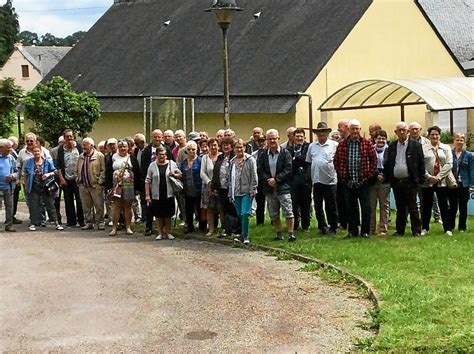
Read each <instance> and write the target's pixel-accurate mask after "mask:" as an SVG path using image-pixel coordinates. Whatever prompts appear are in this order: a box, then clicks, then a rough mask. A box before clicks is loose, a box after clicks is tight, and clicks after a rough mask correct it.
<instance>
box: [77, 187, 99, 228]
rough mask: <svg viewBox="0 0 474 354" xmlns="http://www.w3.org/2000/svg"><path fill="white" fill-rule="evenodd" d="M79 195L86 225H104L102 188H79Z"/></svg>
mask: <svg viewBox="0 0 474 354" xmlns="http://www.w3.org/2000/svg"><path fill="white" fill-rule="evenodd" d="M79 195H80V197H81V201H82V209H83V211H84V221H85V223H86V224H90V225H93V224H94V221H95V224H96V225H98V226H99V225H100V226H103V225H104V188H103V187H102V186H97V187H85V186H84V185H80V186H79Z"/></svg>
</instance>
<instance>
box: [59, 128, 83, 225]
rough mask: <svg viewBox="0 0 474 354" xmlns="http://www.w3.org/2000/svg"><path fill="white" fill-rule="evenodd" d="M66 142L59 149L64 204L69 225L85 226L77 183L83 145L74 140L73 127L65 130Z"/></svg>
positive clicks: (60, 178)
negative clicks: (78, 161) (78, 165)
mask: <svg viewBox="0 0 474 354" xmlns="http://www.w3.org/2000/svg"><path fill="white" fill-rule="evenodd" d="M63 136H64V144H63V145H61V146H59V149H58V159H57V160H58V164H57V166H56V167H57V169H58V177H59V185H60V186H61V188H62V190H63V192H64V206H65V208H66V221H67V224H66V225H67V226H69V227H75V226H76V225H77V224H79V226H81V227H82V226H84V213H83V211H82V203H81V197H80V195H79V186H78V185H77V182H76V178H77V160H78V159H79V155H80V154H82V147H81V146H80V145H79V144H78V143H77V142H76V141H75V140H74V133H73V131H72V129H66V130H65V131H64V132H63Z"/></svg>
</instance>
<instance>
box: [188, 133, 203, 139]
mask: <svg viewBox="0 0 474 354" xmlns="http://www.w3.org/2000/svg"><path fill="white" fill-rule="evenodd" d="M200 139H201V136H200V135H199V133H198V132H191V133H189V134H188V140H194V141H196V140H200Z"/></svg>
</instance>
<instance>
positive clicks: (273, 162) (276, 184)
mask: <svg viewBox="0 0 474 354" xmlns="http://www.w3.org/2000/svg"><path fill="white" fill-rule="evenodd" d="M265 136H266V138H267V149H266V151H265V152H264V153H262V154H261V155H260V156H259V158H258V161H257V171H258V177H259V181H261V183H262V184H263V185H264V193H265V199H266V201H267V205H268V213H269V214H270V219H271V220H272V222H273V227H274V229H275V232H276V237H275V240H283V236H282V233H281V220H280V208H281V209H282V211H283V216H284V217H285V219H286V227H287V229H288V241H289V242H293V241H295V240H296V238H295V234H294V230H293V227H294V216H293V207H292V201H291V187H290V179H291V169H292V162H291V155H290V153H289V152H288V150H287V149H284V148H282V147H281V146H280V144H279V142H280V136H279V134H278V130H276V129H269V130H267V132H266V134H265Z"/></svg>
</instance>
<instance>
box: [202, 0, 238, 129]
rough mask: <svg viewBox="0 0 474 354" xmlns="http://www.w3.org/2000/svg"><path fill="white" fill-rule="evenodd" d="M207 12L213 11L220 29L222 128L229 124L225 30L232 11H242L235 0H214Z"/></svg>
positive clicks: (227, 126)
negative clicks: (222, 95)
mask: <svg viewBox="0 0 474 354" xmlns="http://www.w3.org/2000/svg"><path fill="white" fill-rule="evenodd" d="M206 11H207V12H213V13H214V14H215V15H216V20H217V24H218V25H219V27H220V28H221V29H222V41H223V48H222V58H223V66H224V128H229V126H230V110H229V106H230V97H229V55H228V48H227V30H228V29H229V25H230V23H231V22H232V18H233V17H234V13H235V12H236V11H242V9H241V8H240V7H238V6H237V5H236V4H235V0H214V2H213V4H212V6H211V7H210V8H208V9H206Z"/></svg>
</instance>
